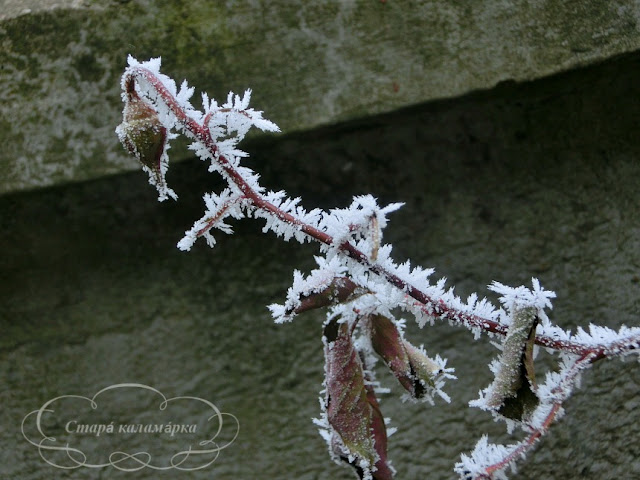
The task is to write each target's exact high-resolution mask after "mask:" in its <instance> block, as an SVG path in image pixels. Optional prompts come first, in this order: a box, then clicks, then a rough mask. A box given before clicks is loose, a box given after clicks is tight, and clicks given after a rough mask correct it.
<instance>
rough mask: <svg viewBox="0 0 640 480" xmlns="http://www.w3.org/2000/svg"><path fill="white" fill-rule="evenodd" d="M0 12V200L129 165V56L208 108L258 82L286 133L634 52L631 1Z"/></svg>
mask: <svg viewBox="0 0 640 480" xmlns="http://www.w3.org/2000/svg"><path fill="white" fill-rule="evenodd" d="M0 11H1V12H2V17H1V18H0V44H1V45H2V48H0V64H1V65H2V70H0V72H1V73H0V119H1V120H0V127H1V128H0V143H1V144H2V145H3V148H2V149H1V150H0V192H10V191H16V190H24V189H31V188H35V187H41V186H47V185H54V184H61V183H67V182H71V181H81V180H87V179H91V178H96V177H100V176H103V175H109V174H113V173H117V172H122V171H126V170H132V169H135V168H137V166H136V164H135V162H132V161H131V159H129V158H128V157H127V156H126V154H125V153H124V151H123V149H122V148H121V147H120V145H119V144H118V142H117V139H116V137H115V135H114V134H113V130H114V128H115V126H116V125H117V124H118V123H119V117H120V114H121V110H122V105H121V102H120V94H119V77H120V75H121V73H122V71H123V69H124V67H125V64H126V56H127V54H129V53H130V54H133V55H134V56H136V57H137V58H139V59H141V60H145V59H148V58H150V57H157V56H162V57H163V61H164V71H165V72H166V73H167V74H169V75H170V76H172V77H173V78H175V79H176V80H177V81H178V82H179V81H181V80H182V79H184V78H186V79H188V80H189V82H190V83H191V84H192V85H195V86H196V87H197V88H198V89H199V90H201V91H207V92H208V93H209V94H210V96H214V97H217V98H220V97H224V96H226V94H227V92H228V91H229V90H234V91H236V92H242V91H243V90H244V89H246V88H252V89H253V91H254V103H253V105H254V106H255V107H256V108H257V109H261V110H265V111H266V112H267V115H268V118H270V119H272V120H273V121H275V122H276V123H278V124H279V125H280V127H281V128H282V130H283V131H284V132H289V133H291V132H294V131H305V130H309V129H312V128H315V127H318V126H321V125H329V124H333V123H336V122H340V121H346V120H351V119H354V118H360V117H366V116H369V115H375V114H378V113H381V112H388V111H393V110H395V109H397V108H400V107H406V106H409V105H415V104H420V103H423V102H425V101H429V100H433V99H437V98H449V97H455V96H458V95H461V94H465V93H467V92H470V91H475V90H479V89H487V88H491V87H493V86H494V85H496V84H498V83H499V82H503V81H509V80H517V81H520V80H532V79H535V78H541V77H544V76H546V75H549V74H552V73H554V72H559V71H563V70H568V69H571V68H575V67H576V66H580V65H585V64H589V63H594V62H598V61H602V60H604V59H607V58H610V57H612V56H615V55H619V54H623V53H626V52H630V51H634V50H636V49H637V48H638V46H639V45H640V33H639V32H640V30H639V28H638V19H639V18H640V7H639V6H638V4H637V2H634V1H632V0H612V1H609V2H604V3H603V2H597V1H586V2H585V1H583V2H579V3H574V2H570V3H567V2H561V1H555V0H554V1H533V2H526V3H525V4H522V5H516V4H514V3H513V2H504V1H497V0H491V1H488V0H487V1H479V2H472V3H469V2H450V1H444V0H441V1H431V2H413V3H407V2H397V1H387V2H384V1H370V0H358V1H354V2H346V1H338V0H330V1H321V2H291V1H283V0H279V1H268V2H267V1H256V0H239V1H229V2H218V1H216V2H210V1H204V0H191V1H188V2H187V1H178V0H170V1H164V0H163V1H160V0H138V1H117V0H95V1H76V0H65V1H56V2H52V1H49V0H41V1H35V0H29V1H24V2H16V1H14V0H4V1H0ZM185 157H186V156H185V155H182V157H181V156H180V155H179V154H177V153H176V151H175V150H174V155H173V159H174V161H178V160H180V159H181V158H185Z"/></svg>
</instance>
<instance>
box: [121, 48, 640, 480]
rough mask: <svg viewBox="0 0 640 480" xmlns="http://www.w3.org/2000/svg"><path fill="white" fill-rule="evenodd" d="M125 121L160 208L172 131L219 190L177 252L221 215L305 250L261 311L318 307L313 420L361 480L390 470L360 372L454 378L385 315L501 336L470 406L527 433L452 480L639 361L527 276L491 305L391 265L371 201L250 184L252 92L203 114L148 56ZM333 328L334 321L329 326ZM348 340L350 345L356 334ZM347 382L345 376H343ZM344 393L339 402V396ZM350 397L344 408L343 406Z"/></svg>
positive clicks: (418, 395)
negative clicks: (565, 321) (551, 368)
mask: <svg viewBox="0 0 640 480" xmlns="http://www.w3.org/2000/svg"><path fill="white" fill-rule="evenodd" d="M122 90H123V93H122V99H123V101H124V104H125V106H124V110H123V121H122V124H120V125H119V126H118V127H117V128H116V133H117V135H118V137H119V139H120V141H121V142H122V144H123V145H124V147H125V148H126V149H127V150H128V151H129V152H130V153H131V154H132V155H134V156H135V157H136V158H137V159H138V161H139V162H140V163H141V165H142V168H143V170H145V171H146V172H147V173H148V174H149V181H150V183H152V184H154V185H155V187H156V189H157V190H158V199H159V200H160V201H162V200H165V199H167V198H169V197H172V198H174V199H176V198H177V195H176V194H175V193H174V192H173V190H171V189H170V188H169V187H168V186H167V181H166V173H167V169H168V166H169V157H168V155H167V151H168V149H169V140H171V139H172V138H174V137H175V136H176V135H177V133H178V132H180V133H182V134H184V135H185V136H186V137H187V138H189V139H190V140H191V144H190V145H189V149H191V150H192V151H193V152H195V154H196V155H197V156H198V157H199V158H200V159H202V160H203V161H206V162H207V163H208V164H209V170H210V171H212V172H217V173H219V174H220V175H221V176H222V177H223V179H224V180H225V181H226V183H227V187H226V188H225V189H224V190H223V191H222V192H221V193H219V194H217V193H208V194H206V195H205V196H204V202H205V207H206V210H205V213H204V215H203V216H202V217H201V218H200V219H199V220H197V221H196V222H195V223H194V225H193V226H192V228H191V229H189V230H187V231H186V232H185V236H184V237H183V239H182V240H180V242H179V243H178V247H179V248H180V249H181V250H189V249H190V248H191V247H192V246H193V244H194V242H195V241H196V240H197V239H198V238H200V237H202V238H204V240H205V241H206V242H207V244H208V245H209V246H213V245H214V244H215V239H214V237H213V235H212V233H211V232H212V231H213V230H214V229H217V230H220V231H222V232H224V233H226V234H231V233H232V226H231V225H230V224H229V223H227V222H228V221H229V219H235V220H239V219H243V218H251V217H253V218H259V219H262V220H264V222H265V223H264V226H263V231H264V232H265V233H266V232H273V233H275V234H276V236H278V237H281V238H283V239H284V240H286V241H289V240H295V241H297V242H300V243H304V242H307V241H309V242H316V243H318V244H319V250H320V254H321V255H319V256H318V257H317V258H316V262H317V263H318V268H317V269H315V270H313V271H312V272H311V273H310V274H309V275H307V276H305V275H304V274H302V273H301V272H298V271H296V272H294V281H293V285H292V286H291V288H290V289H289V290H288V292H287V297H286V301H285V303H284V304H283V305H275V304H274V305H271V306H269V308H270V310H271V313H272V315H273V317H274V319H275V320H276V322H279V323H282V322H285V321H289V320H291V319H292V318H293V317H294V316H295V315H298V314H300V313H302V312H305V311H307V310H310V309H314V308H320V307H329V312H328V317H327V322H326V323H325V335H324V342H325V358H326V365H327V367H326V371H325V373H326V378H325V387H326V388H325V392H324V393H325V394H326V396H325V398H324V399H323V400H322V402H323V403H322V405H323V418H322V419H321V420H319V421H318V423H319V424H321V426H322V432H323V435H324V436H325V438H326V439H327V440H328V443H329V446H330V450H331V454H332V455H333V456H334V458H336V459H338V460H340V461H345V462H347V463H348V464H350V465H352V466H354V467H355V468H356V471H357V472H358V474H359V475H360V477H361V478H371V479H378V480H382V479H388V478H389V479H390V478H392V476H393V473H394V471H393V468H391V466H390V463H389V462H388V461H387V458H386V441H387V430H386V426H385V422H384V419H383V418H382V416H381V413H380V409H379V405H378V402H377V398H376V395H377V394H380V393H382V389H381V388H378V387H377V386H376V385H377V382H375V381H374V379H373V376H372V375H373V374H372V373H371V371H370V370H369V369H368V368H366V367H367V365H369V363H373V362H374V361H375V360H374V359H375V356H376V355H377V356H379V357H380V358H382V359H383V361H384V363H385V365H386V366H387V367H388V368H389V370H390V371H391V373H393V375H394V376H395V377H396V379H397V380H398V381H399V383H400V384H401V385H402V387H403V388H404V389H405V390H406V391H407V392H408V395H409V396H410V397H411V398H413V399H424V400H427V401H430V402H431V403H433V399H434V398H435V397H436V396H439V397H441V398H442V399H444V400H445V401H449V400H450V399H449V397H448V396H447V395H446V394H445V393H444V392H443V391H442V387H443V385H444V381H445V380H446V379H453V378H455V377H454V376H453V374H452V373H453V369H450V368H447V367H446V361H445V360H443V359H442V358H441V357H440V356H439V355H435V356H434V357H428V356H427V354H426V350H425V349H424V348H423V347H422V346H420V347H415V346H413V345H412V344H411V343H410V342H409V341H408V340H407V339H405V338H404V333H403V326H404V320H396V318H395V317H394V315H393V312H394V311H395V310H398V309H399V310H402V311H404V312H407V313H409V314H411V315H412V316H413V317H414V318H415V320H416V322H417V323H418V325H420V326H421V327H423V326H425V325H426V324H431V323H433V322H435V321H436V320H443V321H448V322H449V323H450V324H452V325H462V326H464V327H466V328H468V329H469V330H471V331H472V332H473V334H474V336H475V337H476V338H477V337H479V336H480V335H481V334H482V333H486V334H489V335H490V336H492V337H499V338H501V339H503V342H502V344H501V346H500V348H501V350H502V352H501V355H500V356H499V359H498V360H496V361H494V362H493V363H492V370H493V371H494V374H495V375H496V377H495V380H494V382H493V383H492V384H491V385H490V386H489V387H488V388H487V389H485V390H484V391H483V392H480V398H479V399H478V400H476V401H474V402H472V405H473V406H478V407H480V408H484V409H485V410H489V411H491V412H492V413H493V414H495V415H498V416H501V417H503V418H504V419H506V420H507V424H508V427H509V428H510V429H512V428H513V427H514V426H515V425H518V426H520V427H521V428H523V429H524V430H525V431H526V432H527V437H526V438H525V439H524V440H523V441H521V442H520V443H518V444H515V445H509V446H501V445H492V444H489V443H488V439H487V437H482V438H481V439H480V441H479V442H478V444H477V445H476V449H475V450H474V451H473V453H471V455H470V456H467V455H462V458H461V462H459V463H458V464H457V465H456V468H455V470H456V472H458V473H459V474H460V476H461V478H465V479H480V478H485V479H486V478H496V479H504V478H506V474H505V471H506V470H507V469H508V468H509V467H510V466H514V465H515V462H516V460H519V459H520V458H522V457H524V455H525V454H526V453H527V452H528V451H529V450H530V449H531V448H532V447H533V445H534V444H535V443H536V442H537V441H538V439H539V438H540V437H541V436H542V435H543V434H545V433H546V432H547V431H548V429H549V427H550V425H551V424H552V423H553V422H554V421H555V420H556V419H558V418H559V417H560V416H561V415H562V414H563V409H562V403H563V402H564V401H565V400H566V398H567V397H568V396H569V394H570V393H571V391H572V389H573V387H574V386H575V385H576V384H577V382H578V379H579V374H580V372H581V371H582V370H583V369H584V368H586V367H588V366H589V365H591V364H592V363H594V362H596V361H598V360H600V359H603V358H608V357H618V356H624V355H629V354H633V353H638V351H639V349H640V328H637V327H634V328H627V327H622V328H621V329H620V330H619V331H617V332H616V331H613V330H611V329H609V328H606V327H599V326H595V325H590V326H589V329H588V332H587V331H585V330H583V329H582V328H579V329H578V330H577V331H576V332H575V333H571V332H568V331H565V330H563V329H561V328H559V327H557V326H554V325H553V324H552V323H551V321H550V320H549V318H548V316H547V313H546V312H547V310H550V309H551V308H552V304H551V300H552V299H553V298H555V293H554V292H551V291H548V290H545V289H544V288H542V286H541V285H540V283H539V281H538V280H537V279H535V278H533V279H532V288H527V287H524V286H520V287H515V288H514V287H508V286H505V285H503V284H501V283H498V282H493V283H492V284H491V285H489V290H491V291H493V292H495V293H497V294H498V295H499V301H500V303H501V306H499V307H496V306H494V305H493V304H492V303H491V302H489V301H488V300H487V299H486V298H482V299H480V298H479V296H478V295H477V294H475V293H474V294H472V295H470V296H469V297H468V298H467V299H466V300H463V299H461V298H460V297H458V296H457V295H456V294H455V292H454V289H453V288H446V287H445V284H446V280H445V279H440V280H437V281H435V282H433V283H432V282H431V280H430V277H431V276H432V274H433V272H434V271H433V269H425V268H422V267H420V266H412V265H411V264H410V262H409V261H407V262H405V263H402V264H397V263H396V262H394V260H393V259H392V257H391V252H392V247H391V245H386V244H383V243H382V237H383V232H384V229H385V228H386V226H387V224H388V219H387V215H388V214H389V213H392V212H393V211H395V210H397V209H398V208H400V207H401V206H402V204H400V203H392V204H390V205H387V206H379V205H378V203H377V200H376V199H375V198H374V197H373V196H371V195H363V196H358V197H355V198H354V199H353V202H352V204H351V205H350V206H349V207H347V208H344V209H340V208H337V209H332V210H329V211H324V210H320V209H312V210H306V209H305V208H304V207H303V206H302V201H301V199H300V198H290V197H289V196H288V195H287V194H286V193H285V192H283V191H275V192H274V191H267V190H266V189H265V188H263V187H262V186H261V185H260V183H259V176H258V175H257V174H256V173H255V172H253V171H252V170H251V169H249V168H247V167H245V166H243V165H241V160H242V158H244V157H246V156H247V153H246V152H244V151H242V150H240V149H239V148H238V144H239V142H240V141H241V140H242V139H243V138H244V137H245V135H246V134H247V132H248V131H249V130H250V128H252V127H256V128H258V129H260V130H263V131H271V132H277V131H279V129H278V127H277V126H276V125H275V124H274V123H272V122H271V121H269V120H267V119H265V118H264V117H263V116H262V112H260V111H256V110H254V109H252V108H250V107H249V103H250V100H251V91H250V90H246V91H245V93H244V94H243V95H242V96H240V95H235V94H233V93H231V92H230V93H229V95H228V96H227V99H226V102H225V103H223V104H222V105H219V104H218V103H217V102H216V101H215V100H213V99H209V97H208V96H207V95H206V94H202V110H198V109H196V108H195V107H194V106H193V105H192V104H191V102H190V100H191V98H192V96H193V93H194V89H193V88H192V87H189V86H188V84H187V82H186V81H185V82H183V83H182V84H181V86H180V88H178V87H177V86H176V83H175V82H174V81H173V80H172V79H171V78H169V77H167V76H166V75H164V74H162V73H160V59H159V58H157V59H152V60H150V61H148V62H142V63H141V62H138V61H137V60H135V59H134V58H132V57H129V66H128V68H127V69H126V70H125V72H124V75H123V77H122ZM338 319H339V320H338ZM356 335H359V337H358V338H357V339H356ZM534 345H538V346H542V347H544V348H546V349H548V350H554V351H560V352H561V355H560V368H559V371H558V372H552V373H549V374H547V376H546V380H545V383H544V384H542V385H537V383H536V377H535V372H534V360H533V352H534ZM349 375H351V378H347V377H348V376H349ZM342 395H344V396H342ZM345 399H348V400H349V401H344V400H345Z"/></svg>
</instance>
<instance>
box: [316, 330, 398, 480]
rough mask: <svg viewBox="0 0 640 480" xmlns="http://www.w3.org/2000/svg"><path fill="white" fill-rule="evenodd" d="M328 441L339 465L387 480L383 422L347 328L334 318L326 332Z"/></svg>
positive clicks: (365, 476)
mask: <svg viewBox="0 0 640 480" xmlns="http://www.w3.org/2000/svg"><path fill="white" fill-rule="evenodd" d="M324 342H325V362H326V363H325V375H326V378H325V395H326V396H325V404H324V409H325V416H326V429H327V430H326V435H325V437H326V439H327V441H328V443H329V448H330V452H331V454H332V457H333V458H334V459H335V460H340V461H343V462H346V463H348V464H350V465H351V466H353V467H354V468H355V469H356V472H357V473H358V476H359V477H360V478H361V479H369V480H389V479H391V478H393V470H392V468H391V466H390V465H389V463H388V461H387V433H386V427H385V423H384V418H383V417H382V414H381V413H380V408H379V406H378V402H377V400H376V397H375V392H374V390H373V388H372V386H371V385H370V382H368V381H367V378H366V376H365V372H364V369H363V364H362V360H361V358H360V355H359V354H358V351H357V350H356V348H355V346H354V343H353V341H352V338H351V331H350V328H349V324H348V323H346V322H340V320H339V319H338V318H332V319H330V320H329V321H328V322H327V324H326V325H325V329H324Z"/></svg>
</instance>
